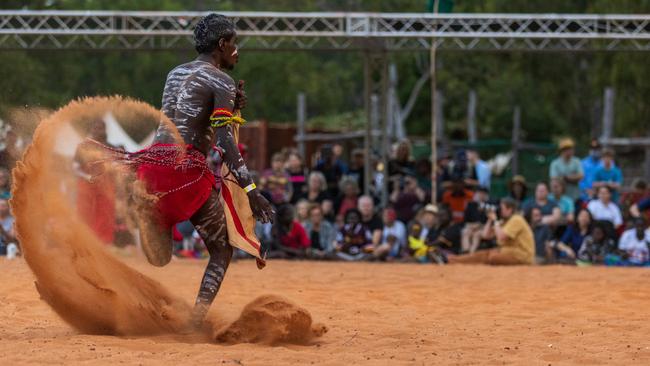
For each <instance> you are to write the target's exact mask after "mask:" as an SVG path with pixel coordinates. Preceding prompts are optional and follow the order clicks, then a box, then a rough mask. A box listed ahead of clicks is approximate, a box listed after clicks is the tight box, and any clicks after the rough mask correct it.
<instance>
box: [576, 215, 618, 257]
mask: <svg viewBox="0 0 650 366" xmlns="http://www.w3.org/2000/svg"><path fill="white" fill-rule="evenodd" d="M616 251H617V247H616V243H615V242H614V240H612V239H611V238H609V237H608V236H607V230H606V229H605V227H604V226H603V225H602V223H599V222H597V223H595V224H594V225H593V227H592V228H591V233H590V234H589V235H587V237H585V240H584V241H583V242H582V245H581V246H580V251H579V252H578V260H579V261H580V262H581V263H587V264H590V263H604V262H605V257H606V256H607V255H609V254H614V253H616Z"/></svg>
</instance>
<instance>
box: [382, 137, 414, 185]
mask: <svg viewBox="0 0 650 366" xmlns="http://www.w3.org/2000/svg"><path fill="white" fill-rule="evenodd" d="M407 175H411V176H413V175H415V163H414V162H413V160H412V159H411V143H410V142H409V141H408V140H402V141H400V143H399V144H398V145H397V149H396V152H395V158H393V159H391V160H389V161H388V177H389V178H390V179H391V180H393V179H395V178H396V177H398V178H402V177H405V176H407Z"/></svg>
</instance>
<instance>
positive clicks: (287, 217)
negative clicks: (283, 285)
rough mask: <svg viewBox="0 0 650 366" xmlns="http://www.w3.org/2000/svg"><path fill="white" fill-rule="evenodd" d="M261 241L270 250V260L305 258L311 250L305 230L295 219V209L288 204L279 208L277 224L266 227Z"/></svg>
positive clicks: (276, 218)
mask: <svg viewBox="0 0 650 366" xmlns="http://www.w3.org/2000/svg"><path fill="white" fill-rule="evenodd" d="M261 239H262V240H263V243H264V245H265V246H266V247H268V248H270V250H269V252H268V257H269V258H304V257H305V256H306V255H307V250H308V249H309V248H311V243H310V242H309V237H307V233H306V232H305V229H304V228H303V227H302V225H300V223H299V222H298V221H296V220H295V219H294V212H293V207H292V206H291V205H288V204H285V205H282V206H280V207H279V208H278V211H277V213H276V217H275V222H274V223H273V224H272V225H266V226H265V230H264V233H263V236H262V238H261Z"/></svg>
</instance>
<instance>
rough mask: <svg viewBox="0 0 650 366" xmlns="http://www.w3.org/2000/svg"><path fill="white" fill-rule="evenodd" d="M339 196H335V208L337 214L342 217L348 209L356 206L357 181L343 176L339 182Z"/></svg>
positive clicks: (357, 196) (357, 194) (357, 195)
mask: <svg viewBox="0 0 650 366" xmlns="http://www.w3.org/2000/svg"><path fill="white" fill-rule="evenodd" d="M340 187H341V196H340V197H338V198H337V200H336V205H335V209H336V212H337V216H338V217H340V218H342V217H343V216H344V215H345V213H346V212H348V210H350V209H353V208H356V207H357V200H358V198H359V186H357V182H356V181H355V180H354V179H352V178H350V177H344V178H343V179H342V180H341V183H340Z"/></svg>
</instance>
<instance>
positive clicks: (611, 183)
mask: <svg viewBox="0 0 650 366" xmlns="http://www.w3.org/2000/svg"><path fill="white" fill-rule="evenodd" d="M621 184H623V174H622V173H621V170H620V169H619V168H618V167H616V166H615V165H614V150H612V149H604V150H603V158H602V165H601V166H600V167H598V168H597V169H596V173H595V174H594V177H593V187H594V189H596V190H597V189H598V188H600V187H602V186H607V187H609V190H610V192H612V201H614V202H618V200H619V192H618V191H619V189H620V188H621Z"/></svg>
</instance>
